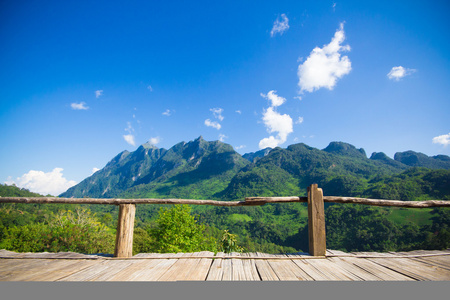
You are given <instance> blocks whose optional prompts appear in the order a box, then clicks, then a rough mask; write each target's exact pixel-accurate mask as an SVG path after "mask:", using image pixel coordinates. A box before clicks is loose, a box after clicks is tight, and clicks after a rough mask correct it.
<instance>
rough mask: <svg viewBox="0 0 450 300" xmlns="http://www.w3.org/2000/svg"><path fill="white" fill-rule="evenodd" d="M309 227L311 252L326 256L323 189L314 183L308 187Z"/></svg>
mask: <svg viewBox="0 0 450 300" xmlns="http://www.w3.org/2000/svg"><path fill="white" fill-rule="evenodd" d="M308 228H309V232H308V234H309V254H310V255H313V256H325V252H326V237H325V211H324V206H323V191H322V189H319V188H318V187H317V184H312V185H310V186H309V187H308Z"/></svg>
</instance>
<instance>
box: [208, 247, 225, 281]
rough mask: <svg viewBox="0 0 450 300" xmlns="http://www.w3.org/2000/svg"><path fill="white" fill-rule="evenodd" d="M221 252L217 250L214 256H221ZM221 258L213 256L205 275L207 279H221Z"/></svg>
mask: <svg viewBox="0 0 450 300" xmlns="http://www.w3.org/2000/svg"><path fill="white" fill-rule="evenodd" d="M223 254H224V253H223V252H218V253H217V254H216V256H222V255H223ZM222 262H223V259H222V258H215V259H214V260H213V262H212V264H211V267H210V268H209V272H208V275H207V276H206V280H207V281H220V280H222V275H223V268H222Z"/></svg>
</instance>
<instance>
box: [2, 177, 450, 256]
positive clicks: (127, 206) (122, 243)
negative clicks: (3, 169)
mask: <svg viewBox="0 0 450 300" xmlns="http://www.w3.org/2000/svg"><path fill="white" fill-rule="evenodd" d="M307 195H308V196H307V197H247V198H245V201H215V200H192V199H98V198H97V199H96V198H58V197H0V203H65V204H106V205H118V206H119V218H118V222H117V234H116V245H115V250H114V256H115V257H121V258H123V257H131V256H132V255H133V228H134V216H135V212H136V204H190V205H213V206H255V205H264V204H266V203H286V202H307V203H308V228H309V232H308V234H309V254H310V255H312V256H315V257H325V252H326V235H325V210H324V202H332V203H354V204H365V205H374V206H395V207H409V208H426V207H450V201H442V200H428V201H399V200H380V199H367V198H354V197H334V196H323V191H322V189H321V188H318V186H317V184H312V185H310V186H309V187H308V193H307Z"/></svg>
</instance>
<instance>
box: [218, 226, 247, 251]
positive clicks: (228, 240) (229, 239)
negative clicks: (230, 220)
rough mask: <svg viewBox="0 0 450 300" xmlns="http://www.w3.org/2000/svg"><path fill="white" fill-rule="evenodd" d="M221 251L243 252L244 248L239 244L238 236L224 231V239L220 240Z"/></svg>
mask: <svg viewBox="0 0 450 300" xmlns="http://www.w3.org/2000/svg"><path fill="white" fill-rule="evenodd" d="M219 250H220V251H222V252H225V253H231V252H243V251H244V248H242V247H240V246H238V244H237V234H232V233H229V232H228V230H224V231H223V235H222V239H221V240H220V247H219Z"/></svg>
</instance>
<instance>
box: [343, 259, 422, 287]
mask: <svg viewBox="0 0 450 300" xmlns="http://www.w3.org/2000/svg"><path fill="white" fill-rule="evenodd" d="M342 259H344V260H345V261H346V262H349V263H352V264H354V265H355V266H357V267H359V268H361V269H363V270H364V271H366V272H368V273H371V274H372V275H374V276H376V277H378V278H380V280H383V281H414V280H415V279H413V278H411V277H408V276H406V275H403V274H402V273H399V272H396V271H393V270H391V269H389V268H386V267H384V266H381V265H379V264H377V263H374V262H372V261H370V260H368V259H366V258H356V257H345V258H342Z"/></svg>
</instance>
